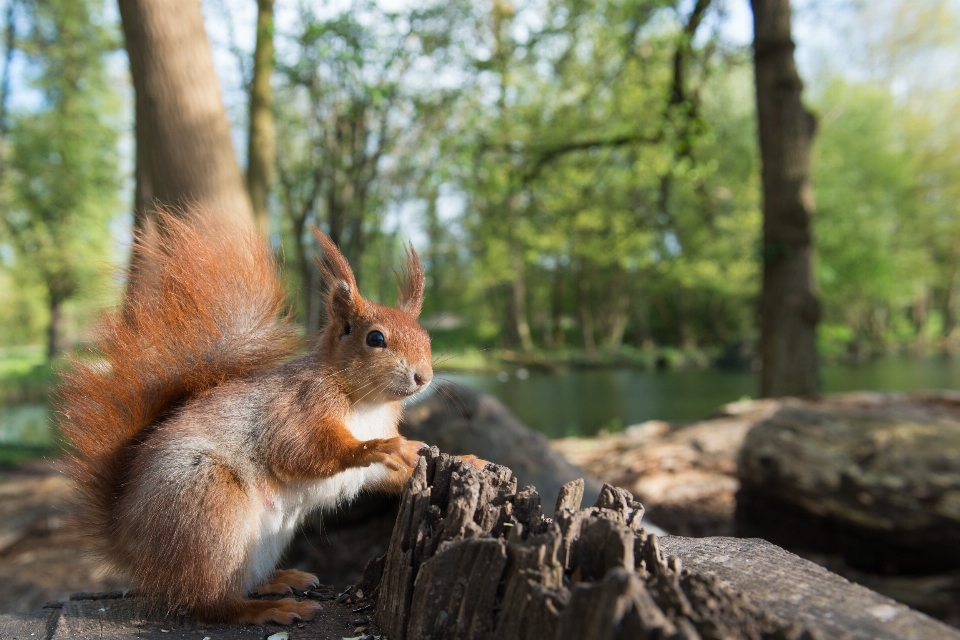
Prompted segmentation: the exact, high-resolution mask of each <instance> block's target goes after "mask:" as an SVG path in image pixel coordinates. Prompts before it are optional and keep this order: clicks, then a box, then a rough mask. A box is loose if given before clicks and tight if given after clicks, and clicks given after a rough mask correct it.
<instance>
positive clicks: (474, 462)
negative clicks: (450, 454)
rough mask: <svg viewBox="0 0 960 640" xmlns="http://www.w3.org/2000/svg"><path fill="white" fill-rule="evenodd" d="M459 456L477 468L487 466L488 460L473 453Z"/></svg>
mask: <svg viewBox="0 0 960 640" xmlns="http://www.w3.org/2000/svg"><path fill="white" fill-rule="evenodd" d="M457 457H458V458H460V459H461V460H463V461H464V462H466V463H467V464H469V465H471V466H474V467H476V468H477V469H483V468H484V467H485V466H487V461H486V460H482V459H480V458H478V457H477V456H475V455H472V454H471V455H465V456H457Z"/></svg>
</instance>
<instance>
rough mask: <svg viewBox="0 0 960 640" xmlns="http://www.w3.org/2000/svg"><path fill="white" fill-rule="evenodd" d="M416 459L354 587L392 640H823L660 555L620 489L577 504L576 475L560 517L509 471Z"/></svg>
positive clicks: (429, 456) (429, 453) (435, 457)
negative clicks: (385, 536) (384, 543)
mask: <svg viewBox="0 0 960 640" xmlns="http://www.w3.org/2000/svg"><path fill="white" fill-rule="evenodd" d="M422 454H423V456H424V457H422V458H421V460H420V463H419V465H418V467H417V470H416V472H415V473H414V476H413V478H412V479H411V481H410V485H409V486H408V490H407V492H406V494H405V495H404V498H403V502H402V504H401V508H400V514H399V516H398V518H397V524H396V526H395V528H394V531H393V537H392V538H391V541H390V547H389V549H388V550H387V553H386V554H385V555H384V556H383V557H381V558H378V559H376V560H373V561H371V563H370V564H369V565H368V568H367V572H366V575H365V578H364V582H363V583H362V584H361V589H362V590H363V591H364V593H373V595H374V597H375V598H376V600H377V613H376V615H375V620H376V622H377V624H378V626H380V627H381V628H382V629H383V631H384V633H385V634H386V635H387V636H389V637H390V638H391V640H404V639H413V638H431V639H432V640H440V639H441V638H451V639H452V638H462V639H475V640H480V639H484V638H498V639H506V638H531V639H532V638H556V639H557V640H567V639H574V638H664V639H667V638H676V639H684V640H694V639H699V638H703V639H717V640H719V639H721V638H724V639H733V638H749V639H756V640H760V639H762V638H783V639H787V638H790V639H793V640H796V639H799V638H811V639H812V638H815V637H818V636H817V635H816V632H812V631H804V630H801V629H799V628H797V627H792V626H790V625H788V624H785V623H783V622H779V621H776V620H774V619H773V618H771V617H769V616H766V615H764V614H763V613H762V612H761V611H760V610H758V609H757V608H756V607H754V606H753V605H752V604H751V603H750V602H749V601H748V600H747V599H746V598H744V597H743V596H742V595H740V594H739V593H738V592H736V591H734V590H733V589H731V588H729V587H728V586H724V585H723V584H721V583H720V581H719V580H718V579H717V578H716V577H714V576H712V575H711V574H707V573H693V572H689V571H683V570H682V568H681V566H680V562H679V560H678V559H677V558H676V557H670V558H669V559H668V558H665V557H664V555H663V553H661V551H660V546H659V542H658V538H657V536H656V535H655V534H647V532H646V531H645V530H644V529H643V528H642V527H641V518H642V517H643V506H642V505H640V504H639V503H638V502H636V501H635V500H634V499H633V496H631V495H630V493H629V492H627V491H625V490H623V489H618V488H615V487H612V486H610V485H605V486H604V487H603V490H602V491H601V493H600V497H599V498H598V500H597V503H596V504H595V505H594V506H593V507H589V508H587V509H581V508H580V502H581V500H582V498H583V491H584V486H583V482H582V481H573V482H570V483H568V484H567V485H565V486H564V487H563V489H562V490H561V492H560V496H559V498H558V500H557V504H556V519H555V520H554V519H550V518H547V517H545V516H544V515H543V510H542V506H541V503H540V496H539V494H538V493H537V492H536V490H535V489H534V488H533V487H524V488H522V489H520V490H519V491H518V490H517V482H516V479H515V478H514V477H513V474H512V473H511V471H510V470H509V469H507V468H506V467H502V466H499V465H493V464H491V465H487V467H485V468H484V469H482V470H477V469H475V468H473V467H471V466H469V465H467V464H465V463H463V462H462V461H460V460H459V459H457V458H453V457H450V456H447V455H443V454H440V453H439V451H438V450H437V449H436V448H430V449H425V450H424V451H423V452H422Z"/></svg>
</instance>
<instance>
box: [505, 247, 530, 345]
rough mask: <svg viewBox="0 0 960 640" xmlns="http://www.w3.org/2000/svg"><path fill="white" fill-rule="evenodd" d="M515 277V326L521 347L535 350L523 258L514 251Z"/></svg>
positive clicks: (512, 295) (512, 299) (512, 302)
mask: <svg viewBox="0 0 960 640" xmlns="http://www.w3.org/2000/svg"><path fill="white" fill-rule="evenodd" d="M512 261H513V279H512V280H511V281H510V311H511V314H512V315H513V322H514V327H516V330H517V337H518V338H519V339H520V348H521V349H522V350H523V351H525V352H527V353H529V352H531V351H533V336H532V334H531V333H530V323H529V322H528V321H527V284H526V280H525V277H524V268H523V258H521V257H520V255H519V254H518V253H517V252H516V251H514V252H513V255H512Z"/></svg>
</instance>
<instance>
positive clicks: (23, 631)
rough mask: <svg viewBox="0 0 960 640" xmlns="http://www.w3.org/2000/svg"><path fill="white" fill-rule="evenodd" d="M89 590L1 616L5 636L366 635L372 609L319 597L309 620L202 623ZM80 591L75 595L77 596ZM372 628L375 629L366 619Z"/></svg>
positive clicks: (242, 638)
mask: <svg viewBox="0 0 960 640" xmlns="http://www.w3.org/2000/svg"><path fill="white" fill-rule="evenodd" d="M105 595H107V596H108V597H100V596H98V595H97V594H88V597H90V596H92V597H96V598H97V599H95V600H89V599H87V600H71V601H69V602H57V603H51V605H49V606H48V608H45V609H41V610H40V611H30V612H27V613H12V614H7V615H3V616H0V638H2V640H43V639H45V640H65V639H67V638H69V639H70V640H128V639H129V638H139V639H142V640H174V639H175V638H176V639H180V638H190V639H191V640H202V639H203V638H209V639H210V640H263V639H264V638H268V637H269V636H271V635H273V634H276V633H281V632H286V633H287V635H288V636H289V638H290V640H296V639H298V638H311V639H312V640H340V639H341V638H344V637H348V638H349V637H356V636H362V635H364V632H360V633H357V632H356V629H357V625H356V624H354V622H355V621H359V620H363V619H365V618H366V619H368V618H369V612H367V613H363V612H355V611H354V610H355V609H357V608H362V605H361V607H358V603H356V602H351V603H349V604H348V603H345V602H342V603H339V604H338V603H336V602H335V601H333V600H327V601H324V602H320V606H321V607H322V609H321V610H320V613H319V614H318V615H317V617H316V618H315V619H314V620H312V621H310V622H307V623H302V624H295V625H293V626H291V627H281V626H279V625H270V626H257V625H245V626H230V625H203V624H198V623H195V622H191V621H189V620H184V619H183V618H181V617H178V616H173V617H170V618H166V619H164V618H158V617H156V616H150V615H148V614H147V610H146V603H145V602H144V601H143V600H142V599H141V598H123V597H118V596H119V594H105ZM74 597H76V596H74ZM365 626H366V627H367V630H368V631H375V629H373V628H371V627H369V626H367V625H365Z"/></svg>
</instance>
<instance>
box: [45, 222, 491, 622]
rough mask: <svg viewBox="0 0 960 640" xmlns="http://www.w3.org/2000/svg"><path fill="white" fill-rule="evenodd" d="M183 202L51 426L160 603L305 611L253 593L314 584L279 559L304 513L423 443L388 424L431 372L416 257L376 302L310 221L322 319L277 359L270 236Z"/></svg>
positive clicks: (87, 496)
mask: <svg viewBox="0 0 960 640" xmlns="http://www.w3.org/2000/svg"><path fill="white" fill-rule="evenodd" d="M201 217H202V218H203V220H204V222H203V225H200V224H198V221H199V220H200V219H201ZM193 218H194V219H193V220H192V221H191V220H189V219H188V220H187V221H184V220H180V219H178V218H176V217H174V216H173V215H170V214H168V213H161V222H162V229H163V232H162V233H161V234H160V236H161V238H160V239H159V241H158V243H157V246H155V247H154V248H152V249H149V250H145V251H146V254H145V256H146V259H147V262H149V264H150V265H151V266H152V269H153V271H152V279H151V281H152V285H153V286H149V287H147V286H143V287H131V288H130V291H129V292H128V294H127V297H126V299H125V301H124V305H123V309H122V311H120V312H118V313H116V314H115V315H111V316H109V317H107V318H106V319H105V320H104V322H103V324H102V326H101V328H100V332H99V336H98V338H97V340H96V342H95V346H94V350H93V353H94V357H91V358H89V359H87V360H85V361H84V360H79V361H77V362H75V363H74V366H73V368H72V370H71V371H70V372H69V373H67V374H65V377H64V380H63V383H62V386H61V393H60V398H61V399H60V416H61V418H60V427H61V430H62V433H63V434H64V436H65V437H66V440H67V442H68V450H69V455H70V465H69V469H70V471H69V473H70V474H71V475H72V477H73V478H74V480H75V481H76V483H77V486H78V488H79V499H78V506H79V511H80V515H79V517H80V518H81V522H82V525H83V527H84V529H85V531H86V532H87V533H88V534H89V536H90V538H91V539H92V541H93V543H94V546H95V551H96V553H97V554H98V555H99V556H100V557H101V558H103V559H104V560H106V561H108V562H109V563H110V564H111V565H112V566H113V567H114V568H115V569H116V570H118V571H119V572H120V573H121V574H122V575H125V576H126V577H128V578H129V579H130V580H131V581H132V583H133V585H134V586H135V588H136V589H137V590H138V591H139V592H141V593H143V594H145V595H146V596H147V597H148V598H150V599H151V601H152V602H154V603H155V604H157V605H159V606H162V607H165V608H166V609H167V610H173V609H174V608H185V609H186V610H187V611H188V613H189V614H191V615H192V616H194V617H196V618H198V619H200V620H203V621H207V622H229V623H256V624H261V623H263V622H266V621H273V622H278V623H281V624H291V623H293V622H294V621H296V620H299V619H302V620H309V619H311V618H312V617H313V616H314V615H315V613H316V611H317V604H316V603H314V602H312V601H297V600H296V599H294V598H285V599H281V600H258V599H251V598H249V597H248V595H247V594H249V593H251V592H254V593H261V594H263V593H268V594H289V593H291V587H293V588H296V589H308V588H310V587H312V586H316V585H317V578H316V576H313V575H311V574H308V573H304V572H301V571H296V570H286V571H275V569H276V566H277V562H278V561H279V559H280V556H281V554H282V552H283V550H284V548H285V547H286V546H287V543H288V542H289V541H290V539H291V537H292V536H293V533H294V531H295V530H296V528H297V526H298V525H299V524H300V523H301V522H302V520H303V518H304V516H305V515H306V514H307V513H308V512H310V511H311V510H313V509H315V508H318V507H333V506H336V505H338V504H341V503H343V502H346V501H349V500H351V499H353V498H354V497H355V496H356V495H357V494H358V493H359V492H360V491H361V490H363V489H371V488H373V489H381V490H387V491H393V492H398V491H400V490H401V489H402V487H403V486H404V484H405V483H406V481H407V480H408V478H409V477H410V475H411V473H412V471H413V468H414V467H415V465H416V463H417V460H418V451H419V450H420V448H421V447H423V446H424V445H423V443H421V442H413V441H408V440H406V439H405V438H403V437H401V436H400V435H399V433H398V430H397V424H398V421H399V418H400V413H401V402H402V401H403V400H405V399H407V398H409V397H411V396H413V395H415V394H416V393H419V392H420V391H422V390H423V389H425V388H426V387H427V385H429V384H430V381H431V379H432V378H433V369H432V366H431V354H430V337H429V336H428V335H427V332H426V331H424V329H423V328H421V327H420V325H419V324H418V323H417V316H418V315H419V313H420V308H421V305H422V302H423V291H424V274H423V268H422V266H421V264H420V261H419V259H418V257H417V254H416V252H415V251H414V250H413V248H412V247H411V248H410V250H409V251H408V252H407V270H408V272H409V279H408V282H407V283H406V284H405V285H402V286H401V288H400V297H399V303H398V305H397V307H396V308H392V307H386V306H383V305H379V304H375V303H373V302H371V301H369V300H367V299H365V298H363V297H361V295H360V293H359V291H358V290H357V283H356V280H355V278H354V275H353V272H352V271H351V269H350V265H349V264H348V263H347V260H346V259H345V258H344V257H343V255H342V254H341V253H340V251H339V250H338V249H337V247H336V245H335V244H334V243H333V242H332V241H331V240H330V238H328V237H327V236H325V235H324V234H322V233H321V232H319V231H318V230H316V229H314V233H315V235H316V236H317V239H318V240H319V242H320V246H321V247H322V249H323V253H324V256H325V258H326V265H324V264H322V263H319V262H318V266H319V267H320V270H321V274H322V276H323V280H324V282H325V284H326V287H327V294H326V305H327V312H328V318H329V319H328V322H327V324H326V326H325V327H324V328H323V329H322V330H321V332H320V333H319V334H318V336H317V339H316V341H315V345H314V346H313V348H312V349H311V350H310V351H309V352H308V353H307V354H306V355H302V356H300V357H295V358H293V359H289V360H288V358H289V357H290V356H291V355H293V354H295V353H296V352H297V350H298V339H297V338H296V336H297V331H296V328H295V325H294V323H293V321H292V319H291V317H290V315H289V313H287V312H286V311H285V302H284V301H285V294H284V291H283V287H282V285H281V283H280V281H279V279H278V276H277V268H276V266H275V263H274V261H273V258H272V256H271V254H270V252H269V250H268V249H267V248H266V247H265V246H264V244H263V242H262V241H261V239H260V238H259V236H258V235H257V233H256V231H254V230H253V228H252V226H251V227H250V228H243V229H236V228H235V226H229V225H228V223H226V222H217V219H216V218H215V217H214V216H210V215H209V214H208V213H206V212H202V213H197V212H194V214H193ZM211 220H212V221H211ZM232 224H233V225H235V224H236V223H235V222H234V223H232ZM201 226H202V227H203V230H201ZM467 459H468V460H469V461H471V462H474V463H475V464H477V465H478V466H482V464H483V463H482V461H477V460H476V458H473V457H472V456H471V457H467Z"/></svg>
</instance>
